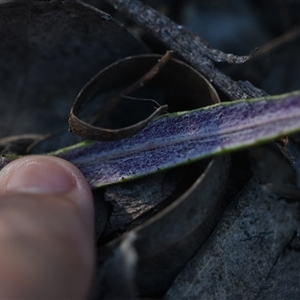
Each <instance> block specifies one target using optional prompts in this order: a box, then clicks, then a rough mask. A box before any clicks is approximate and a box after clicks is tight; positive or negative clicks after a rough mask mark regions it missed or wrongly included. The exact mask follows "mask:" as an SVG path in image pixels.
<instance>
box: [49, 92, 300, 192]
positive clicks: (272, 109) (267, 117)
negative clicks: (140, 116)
mask: <svg viewBox="0 0 300 300" xmlns="http://www.w3.org/2000/svg"><path fill="white" fill-rule="evenodd" d="M297 131H300V92H293V93H290V94H285V95H281V96H275V97H267V98H260V99H251V100H240V101H233V102H226V103H221V104H216V105H212V106H209V107H206V108H200V109H197V110H193V111H187V112H179V113H173V114H169V115H164V116H161V117H159V118H157V119H156V120H155V121H153V122H152V123H151V124H149V126H147V127H146V128H145V129H143V130H142V131H140V132H139V133H138V134H136V135H135V136H133V137H130V138H127V139H124V140H119V141H113V142H95V143H87V144H84V143H83V144H81V145H77V146H75V147H71V148H66V149H62V150H60V151H58V152H56V153H54V155H56V156H60V157H62V158H64V159H67V160H68V161H70V162H72V163H73V164H75V165H76V166H77V167H78V168H79V169H80V170H81V171H82V172H83V174H84V175H85V177H86V178H87V180H88V181H89V183H90V185H91V186H92V187H100V186H105V185H108V184H113V183H117V182H120V181H122V180H126V179H132V178H136V177H139V176H143V175H147V174H151V173H154V172H156V171H158V170H164V169H168V168H171V167H175V166H178V165H182V164H186V163H189V162H192V161H195V160H198V159H202V158H206V157H210V156H213V155H217V154H223V153H226V152H229V151H233V150H237V149H241V148H244V147H247V146H251V145H255V144H258V143H261V142H267V141H270V140H273V139H275V138H278V137H280V136H283V135H287V134H292V133H294V132H297Z"/></svg>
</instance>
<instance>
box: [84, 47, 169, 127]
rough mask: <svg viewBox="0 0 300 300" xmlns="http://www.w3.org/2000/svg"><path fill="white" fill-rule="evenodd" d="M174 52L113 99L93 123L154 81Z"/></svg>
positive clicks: (94, 117) (98, 112) (100, 111)
mask: <svg viewBox="0 0 300 300" xmlns="http://www.w3.org/2000/svg"><path fill="white" fill-rule="evenodd" d="M172 54H173V51H167V52H166V54H165V55H163V56H162V58H161V59H160V60H158V62H157V64H155V65H154V66H153V67H152V68H151V69H150V70H149V71H148V72H147V73H146V74H144V75H143V76H142V77H140V78H139V79H138V80H137V81H135V82H134V83H133V84H131V85H130V86H128V87H126V88H125V89H123V90H122V91H121V92H119V93H118V94H117V95H115V96H114V97H113V98H111V99H110V100H109V101H108V102H107V104H106V105H105V106H103V107H101V108H100V109H99V110H98V111H97V112H96V113H95V114H94V116H93V117H92V118H91V121H90V122H91V123H92V124H93V123H95V121H96V120H97V119H99V118H100V117H102V118H105V116H106V115H107V114H108V113H109V112H110V111H111V110H112V109H113V108H114V107H115V106H117V104H118V103H119V102H120V101H121V99H122V98H124V96H127V95H130V94H132V93H133V92H135V91H137V90H138V89H140V88H141V87H143V86H144V85H145V84H146V83H148V82H149V81H150V80H151V79H153V78H154V77H155V76H156V75H157V74H158V73H159V72H160V70H161V69H162V68H163V67H164V66H165V64H166V63H167V62H168V61H169V60H170V58H171V57H172Z"/></svg>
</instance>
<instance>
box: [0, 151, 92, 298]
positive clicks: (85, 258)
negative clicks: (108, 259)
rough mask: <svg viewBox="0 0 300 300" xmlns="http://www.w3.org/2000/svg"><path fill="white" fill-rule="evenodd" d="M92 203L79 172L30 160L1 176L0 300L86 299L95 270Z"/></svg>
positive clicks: (55, 162)
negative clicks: (22, 299)
mask: <svg viewBox="0 0 300 300" xmlns="http://www.w3.org/2000/svg"><path fill="white" fill-rule="evenodd" d="M93 220H94V209H93V197H92V193H91V190H90V188H89V185H88V183H87V182H86V180H85V178H84V176H83V175H82V174H81V172H80V171H79V170H78V169H77V168H76V167H75V166H73V165H72V164H70V163H69V162H67V161H64V160H62V159H59V158H56V157H50V156H27V157H23V158H21V159H18V160H15V161H13V162H11V163H10V164H8V165H7V166H6V167H5V168H3V169H2V170H1V172H0V299H12V298H13V299H21V298H27V299H45V298H51V299H58V298H59V299H71V298H72V299H74V298H76V299H84V298H86V297H87V296H88V291H89V288H90V285H91V282H92V277H93V268H94V267H93V266H94V260H95V258H94V257H95V255H94V235H93V225H94V222H93Z"/></svg>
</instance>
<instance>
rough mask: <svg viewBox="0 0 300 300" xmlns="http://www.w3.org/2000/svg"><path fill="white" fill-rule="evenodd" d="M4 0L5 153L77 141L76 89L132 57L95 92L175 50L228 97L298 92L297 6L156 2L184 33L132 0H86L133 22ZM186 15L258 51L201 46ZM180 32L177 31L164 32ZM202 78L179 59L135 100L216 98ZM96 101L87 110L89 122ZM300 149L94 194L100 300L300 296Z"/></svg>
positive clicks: (185, 104)
mask: <svg viewBox="0 0 300 300" xmlns="http://www.w3.org/2000/svg"><path fill="white" fill-rule="evenodd" d="M4 2H6V1H1V3H2V4H1V6H0V23H1V24H0V36H1V44H0V45H1V56H0V79H1V83H2V84H1V86H0V99H1V101H2V105H3V106H2V110H1V112H0V115H1V122H0V129H1V131H0V132H1V137H2V138H3V139H2V140H1V148H2V150H3V151H6V152H7V151H10V152H13V153H16V154H24V153H44V152H48V151H50V150H54V149H58V148H61V147H64V146H67V145H71V144H73V143H74V142H76V141H78V140H79V138H78V137H76V136H75V135H73V134H70V133H68V132H67V126H68V125H67V119H68V114H69V110H70V108H71V105H72V103H73V101H74V99H75V97H76V95H77V94H78V93H79V91H80V90H81V89H82V88H83V86H84V85H85V84H86V83H87V82H88V81H89V80H90V79H91V78H92V77H93V76H94V75H96V74H97V73H98V72H100V71H101V70H103V69H104V68H106V67H107V66H109V65H110V64H112V63H116V62H117V61H119V60H120V59H122V58H125V57H128V56H131V57H132V58H131V59H130V62H131V63H132V65H130V67H129V66H127V70H126V68H125V69H124V68H123V69H122V68H121V67H120V65H119V66H118V64H117V67H115V68H111V69H110V73H109V74H110V75H109V77H105V80H106V83H105V84H106V85H105V84H104V86H105V88H104V89H102V90H101V93H102V94H101V95H99V96H97V97H96V99H97V100H99V99H100V100H103V101H104V100H106V101H107V100H109V99H111V98H113V97H114V96H115V95H116V94H117V93H118V92H119V91H120V90H123V89H124V88H126V87H128V85H130V84H132V83H134V82H135V81H136V80H138V79H139V78H140V76H142V75H144V74H145V73H146V72H147V71H148V70H149V68H151V67H152V65H153V64H152V63H150V64H149V63H148V62H147V61H146V60H143V61H142V62H139V61H138V60H137V58H135V56H136V55H140V54H149V53H151V52H153V53H160V54H164V53H165V51H166V50H170V49H171V50H176V53H175V57H176V58H177V59H181V60H185V62H186V63H187V64H188V65H190V66H192V67H194V68H195V69H197V71H198V72H202V73H203V74H204V75H205V76H206V77H207V78H208V79H209V81H211V83H212V84H214V86H215V87H216V88H217V91H218V93H219V95H220V98H221V100H228V99H236V98H239V97H240V96H244V97H250V96H257V95H258V96H259V95H263V94H278V93H283V92H288V91H291V90H295V89H299V87H300V82H299V80H300V79H299V78H300V77H299V76H298V73H299V67H298V66H299V63H300V61H299V55H298V52H299V45H300V44H299V39H298V36H299V32H300V30H299V27H297V26H299V21H300V20H299V14H298V13H297V11H299V4H298V3H297V2H292V1H286V2H280V1H278V2H274V3H271V4H270V2H269V1H218V2H215V1H201V2H197V1H173V2H171V1H145V3H146V4H149V5H150V6H153V7H154V8H155V9H156V10H157V11H160V12H162V13H164V14H166V15H168V16H170V17H171V18H172V19H173V20H175V21H176V22H177V23H176V24H175V27H174V28H173V27H172V26H173V25H174V24H173V23H172V22H170V21H168V20H166V19H164V18H163V17H160V16H159V15H156V17H158V18H159V22H156V23H155V24H154V25H153V24H152V23H151V18H150V21H149V20H148V21H149V22H148V21H147V22H146V18H143V17H142V18H138V16H134V14H133V13H134V9H135V8H136V7H135V6H134V5H135V3H136V1H129V2H131V6H130V7H131V9H133V11H130V10H129V8H130V7H129V5H127V6H126V3H127V4H128V2H127V1H121V0H120V1H117V0H111V1H110V0H108V1H107V3H105V2H104V1H100V0H99V1H91V0H90V1H86V2H89V3H90V4H91V5H97V6H98V8H100V9H102V10H104V11H106V12H108V13H111V14H112V16H113V17H115V18H118V19H119V20H121V21H122V22H123V23H124V24H126V26H122V25H120V23H118V22H117V21H115V20H114V19H113V18H111V17H110V16H109V15H107V14H106V13H104V12H101V11H99V10H97V9H95V8H93V7H92V6H88V5H86V4H83V3H82V2H79V1H74V0H72V1H66V0H65V1H60V0H52V1H33V0H32V1H29V0H28V1H11V2H8V3H4ZM117 2H119V4H120V3H121V4H122V3H123V6H121V5H119V4H117ZM108 3H112V4H115V8H117V9H119V10H120V11H121V12H122V13H120V12H117V11H116V10H114V8H113V7H112V6H110V5H108ZM142 8H143V9H145V10H146V11H147V12H149V10H148V9H147V8H145V7H144V6H142ZM297 9H298V10H297ZM126 15H127V16H129V18H131V20H129V19H128V18H126V17H125V16H126ZM145 16H146V15H145ZM145 16H144V17H145ZM134 22H137V23H138V24H139V26H137V25H135V23H134ZM178 24H179V25H178ZM182 24H185V25H187V26H188V27H190V28H192V30H193V31H196V32H197V33H199V34H200V35H201V36H202V37H204V38H205V39H206V40H208V41H209V42H210V43H211V44H212V45H213V46H214V47H216V48H219V49H222V50H224V51H229V52H233V53H237V54H242V55H244V54H249V53H253V51H254V49H255V48H256V47H259V49H258V51H257V52H256V53H255V54H254V56H253V57H252V58H251V59H249V60H248V61H247V62H244V61H246V60H247V59H248V58H249V57H247V56H246V57H242V58H240V57H232V56H229V57H228V56H226V54H224V53H222V52H220V51H219V50H211V49H210V48H207V47H206V44H203V41H202V40H200V41H199V40H198V38H197V37H196V40H197V43H196V44H193V43H192V41H191V39H193V38H194V37H195V36H194V35H193V34H190V33H188V34H187V33H186V32H185V31H184V30H187V29H184V30H183V28H182V27H181V25H182ZM151 26H152V27H151ZM153 26H154V27H153ZM155 26H156V27H155ZM126 27H127V28H128V29H130V30H132V32H134V33H135V35H139V38H137V37H135V36H134V35H133V34H132V33H130V32H129V31H128V30H127V28H126ZM141 27H143V29H142V28H141ZM172 28H173V29H174V30H175V29H176V30H175V31H173V33H174V32H175V33H176V34H178V37H177V38H171V39H170V38H169V37H170V36H169V35H168V34H166V32H168V30H169V31H170V32H171V33H172ZM182 32H184V34H182ZM168 38H169V39H168ZM179 42H182V43H183V44H181V46H182V47H181V48H180V47H179V46H178V43H179ZM189 46H190V48H189ZM176 47H177V48H176ZM197 47H199V48H197ZM191 54H193V55H191ZM218 59H219V60H222V61H224V60H225V61H226V60H228V59H229V60H230V59H233V61H234V62H244V63H243V64H241V65H232V64H227V63H222V64H217V63H214V60H217V61H218ZM233 61H230V62H233ZM216 67H217V68H216ZM193 74H194V73H193ZM189 76H190V77H189ZM103 80H104V79H103ZM199 80H200V81H201V80H202V79H199V78H198V77H197V76H194V75H190V73H188V72H186V67H184V66H183V64H181V63H178V64H177V65H176V63H175V62H174V61H173V63H171V64H170V65H169V66H168V65H166V67H164V68H162V70H161V72H159V73H158V74H157V77H154V78H153V80H151V81H150V82H149V84H146V85H145V87H143V88H141V89H137V90H136V91H135V93H134V94H133V95H132V96H134V97H139V98H148V99H149V98H150V99H155V100H156V101H158V102H159V103H160V104H165V103H167V104H168V105H169V108H170V110H171V111H178V110H184V109H191V108H195V107H199V106H205V105H208V104H211V103H214V102H216V101H218V100H216V99H218V96H216V95H215V92H211V93H208V92H207V91H208V90H209V91H212V89H213V87H212V86H211V85H210V84H209V83H208V82H207V83H205V84H204V85H203V86H202V85H201V84H199ZM240 80H249V81H251V82H252V83H253V84H255V86H256V87H257V88H256V87H255V86H253V85H251V84H249V83H247V82H241V81H240ZM201 82H203V81H201ZM258 88H259V89H258ZM203 95H206V96H205V97H204V96H203ZM216 97H217V98H216ZM98 106H99V103H98V102H95V101H94V102H92V103H91V106H90V107H88V108H87V110H86V111H85V113H86V115H85V117H86V118H87V120H89V114H90V113H91V112H93V111H94V110H95V108H97V107H98ZM152 112H153V103H151V102H150V103H149V102H147V101H135V100H130V99H123V100H122V102H121V103H120V105H119V106H117V107H116V108H115V110H114V112H113V113H112V114H109V115H108V116H105V117H106V118H105V120H104V119H101V122H102V121H103V122H102V123H101V124H100V125H101V126H102V125H104V126H105V127H109V128H120V127H122V126H128V125H130V124H133V123H135V122H138V121H140V120H141V119H143V118H146V117H147V116H149V114H151V113H152ZM96 124H97V123H96ZM295 141H297V137H295ZM32 142H34V143H33V144H32ZM28 146H30V147H28ZM279 146H282V144H280V145H279ZM292 147H293V148H291V149H288V150H286V151H285V154H288V153H291V154H292V155H293V157H294V161H293V163H294V164H293V165H292V164H291V163H290V161H291V157H288V159H287V157H286V156H284V155H283V154H282V151H279V150H278V144H277V145H276V144H275V143H273V144H269V145H266V146H264V147H255V148H253V149H250V150H248V151H241V152H238V153H236V154H233V155H232V156H231V157H229V156H227V155H225V156H222V157H218V158H215V159H213V160H208V161H202V162H198V163H195V164H192V165H189V166H183V167H180V168H177V169H174V170H170V171H165V172H161V173H158V174H154V175H151V176H148V177H146V178H141V179H138V180H135V181H132V182H128V183H123V184H117V185H112V186H109V187H107V188H102V189H98V190H95V191H94V196H95V207H96V233H97V234H96V238H97V248H98V264H97V275H96V278H95V284H94V287H93V291H92V292H91V298H95V299H127V298H135V297H136V298H145V297H157V298H166V299H183V298H185V299H207V298H212V299H220V298H230V299H274V298H277V299H279V298H280V299H296V298H299V297H300V291H299V280H300V278H299V272H298V269H299V267H298V264H299V262H300V259H299V258H300V257H299V248H300V247H299V236H298V233H297V230H298V229H299V225H300V224H299V204H298V202H297V201H295V200H296V199H295V198H297V195H299V190H298V188H297V185H298V184H299V180H298V178H299V154H298V153H299V150H298V145H297V143H296V142H294V143H293V144H292ZM281 150H285V149H283V148H282V147H281ZM289 150H290V152H287V151H289ZM292 191H294V192H292ZM297 193H298V194H297ZM291 200H293V201H291Z"/></svg>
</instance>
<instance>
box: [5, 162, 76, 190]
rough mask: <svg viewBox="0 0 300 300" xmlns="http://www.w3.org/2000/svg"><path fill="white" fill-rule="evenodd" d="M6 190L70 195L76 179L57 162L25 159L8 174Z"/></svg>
mask: <svg viewBox="0 0 300 300" xmlns="http://www.w3.org/2000/svg"><path fill="white" fill-rule="evenodd" d="M6 177H7V179H6V190H7V191H14V192H30V193H45V194H47V193H51V194H53V193H69V192H70V191H72V190H73V189H74V188H75V187H76V179H75V178H74V176H72V174H71V173H70V172H69V171H68V170H67V169H66V168H64V167H63V166H62V165H61V164H59V163H57V161H56V160H53V159H51V158H50V159H49V158H44V157H43V158H38V159H34V158H32V157H30V158H23V159H22V160H19V161H15V162H13V163H12V165H11V166H10V167H9V168H8V171H7V172H6Z"/></svg>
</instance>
